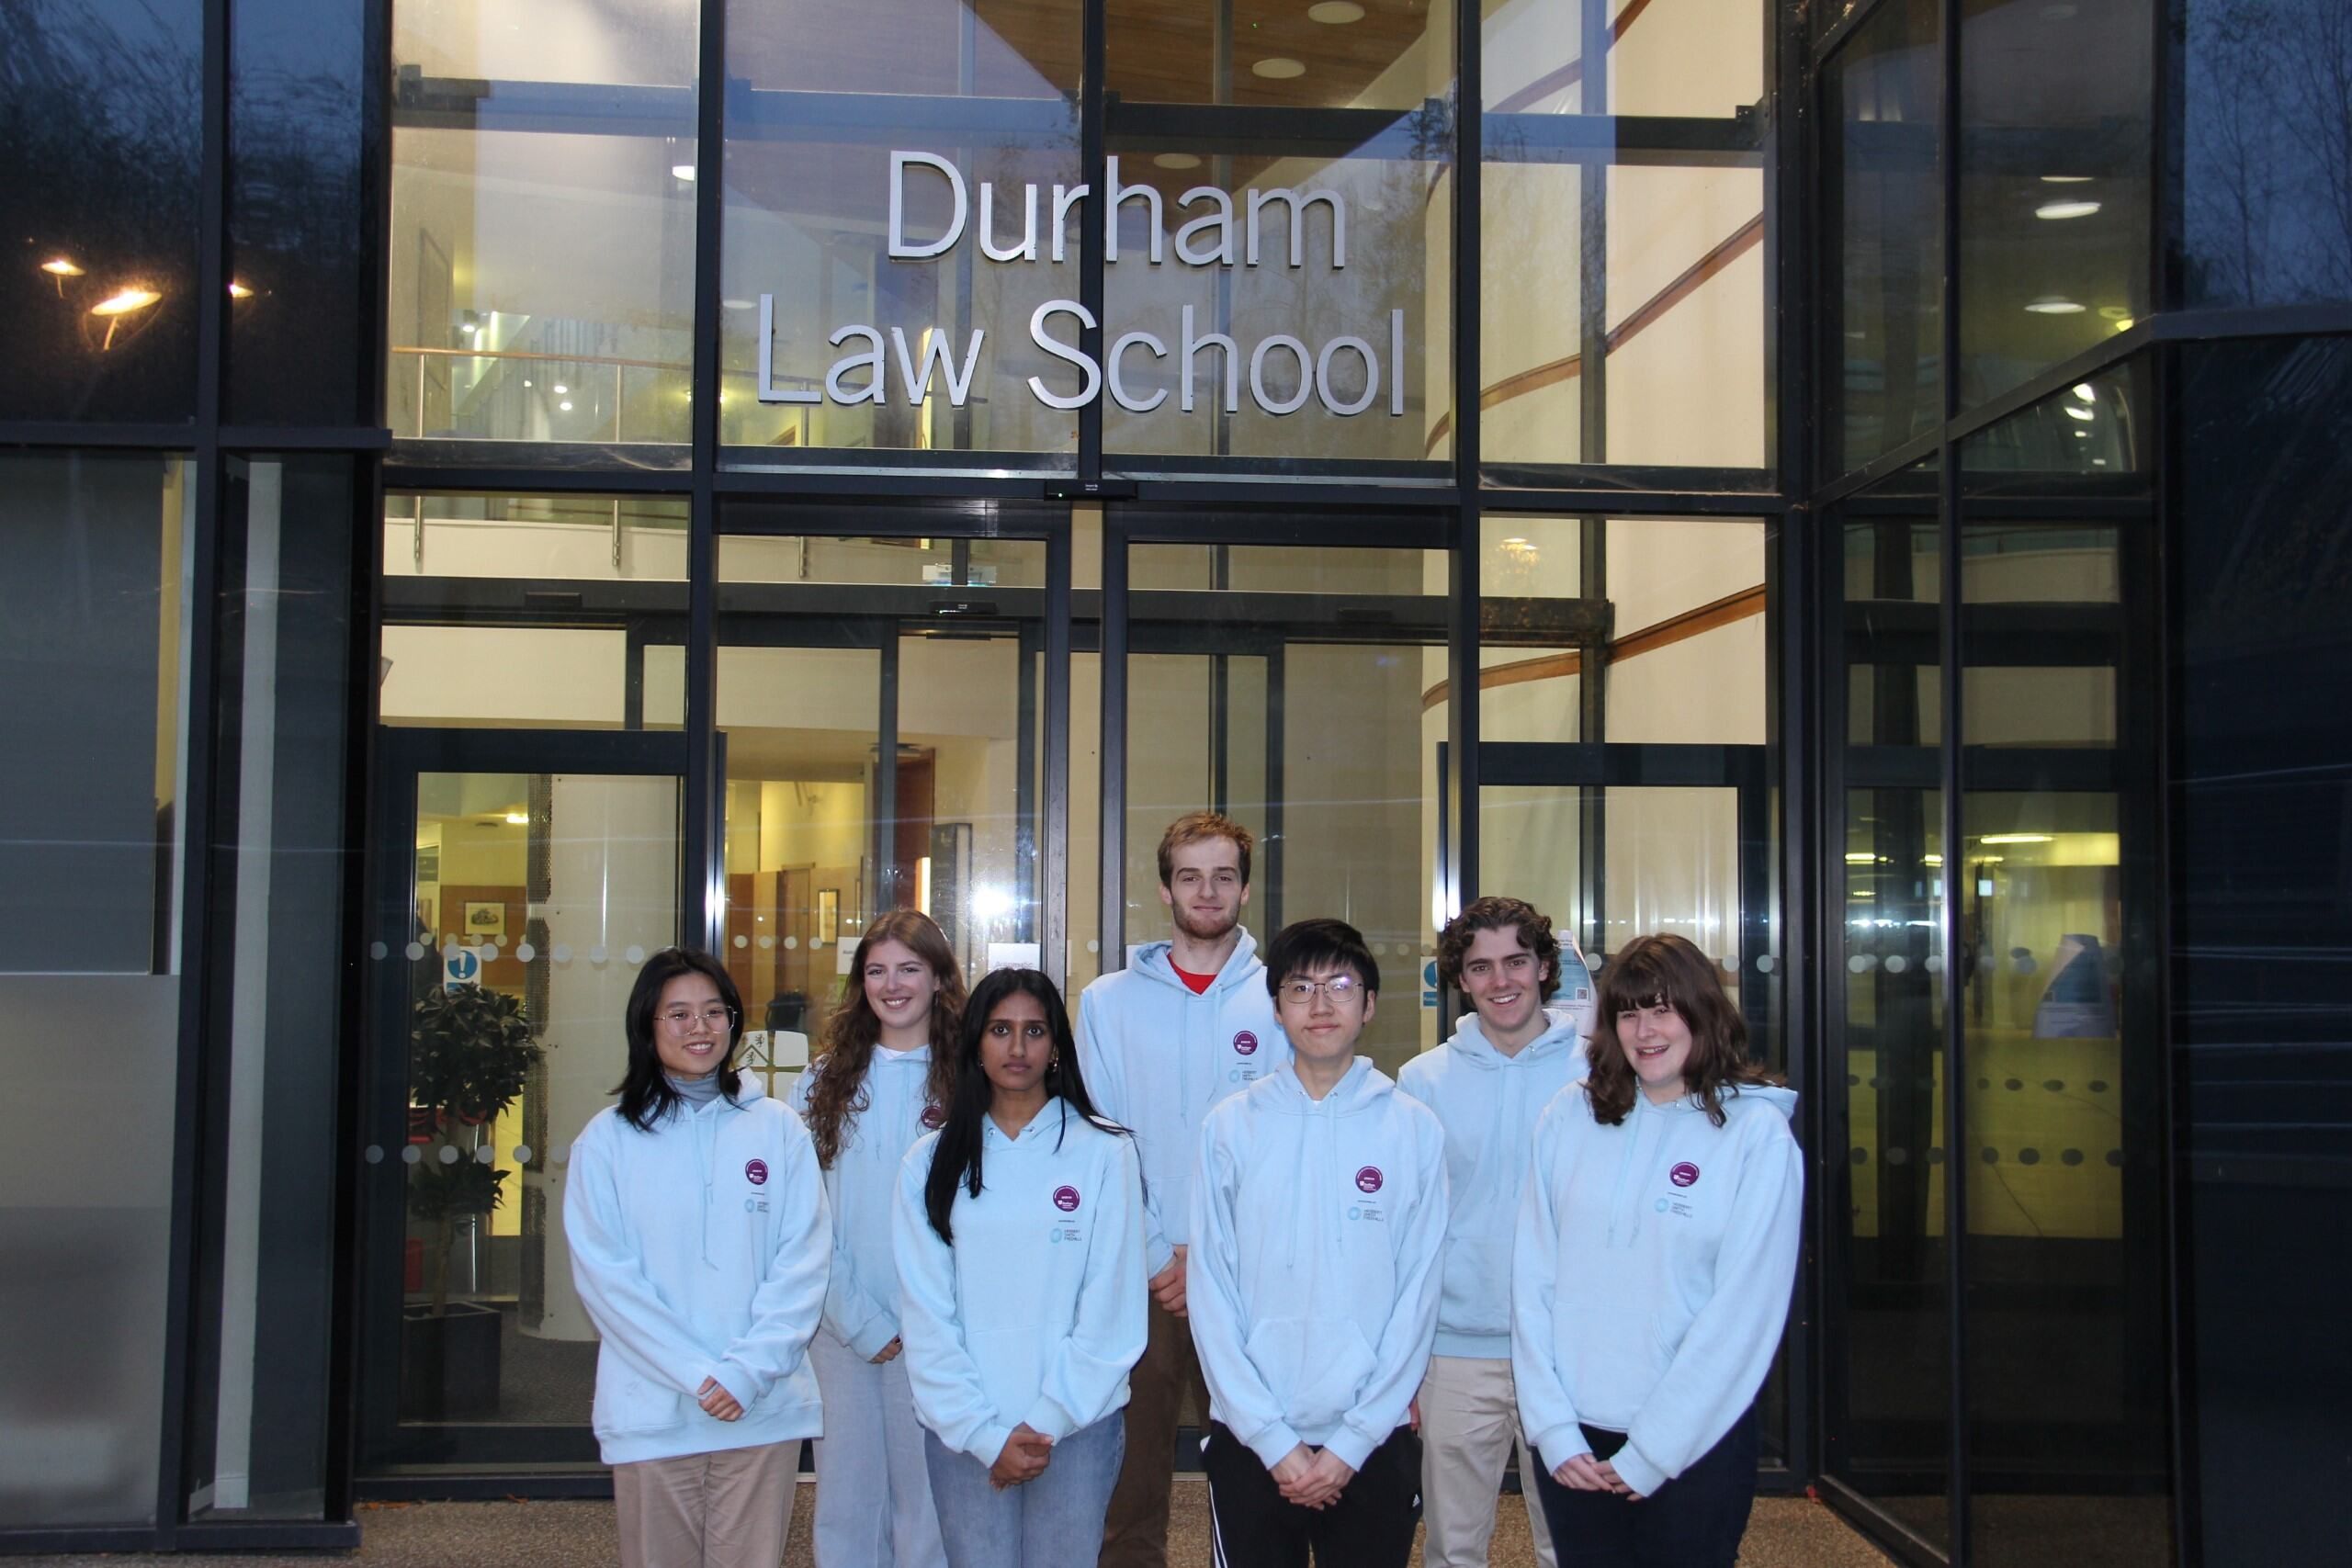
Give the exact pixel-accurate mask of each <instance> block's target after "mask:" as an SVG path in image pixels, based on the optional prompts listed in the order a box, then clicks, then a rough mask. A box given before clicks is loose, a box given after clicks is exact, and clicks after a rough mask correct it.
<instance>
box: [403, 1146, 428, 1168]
mask: <svg viewBox="0 0 2352 1568" xmlns="http://www.w3.org/2000/svg"><path fill="white" fill-rule="evenodd" d="M423 1158H424V1150H423V1149H420V1148H418V1147H417V1146H416V1145H414V1144H411V1145H409V1146H408V1147H406V1148H404V1149H402V1150H401V1164H402V1165H414V1164H416V1163H417V1162H418V1161H419V1160H421V1159H423Z"/></svg>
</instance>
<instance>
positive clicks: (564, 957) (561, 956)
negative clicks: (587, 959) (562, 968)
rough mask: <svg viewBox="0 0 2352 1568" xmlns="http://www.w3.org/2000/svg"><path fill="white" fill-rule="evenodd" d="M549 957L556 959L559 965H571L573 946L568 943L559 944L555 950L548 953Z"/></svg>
mask: <svg viewBox="0 0 2352 1568" xmlns="http://www.w3.org/2000/svg"><path fill="white" fill-rule="evenodd" d="M548 957H550V958H552V959H554V960H555V961H556V962H557V963H558V964H569V963H571V943H570V942H557V943H556V944H555V947H554V949H553V950H552V951H550V952H549V953H548Z"/></svg>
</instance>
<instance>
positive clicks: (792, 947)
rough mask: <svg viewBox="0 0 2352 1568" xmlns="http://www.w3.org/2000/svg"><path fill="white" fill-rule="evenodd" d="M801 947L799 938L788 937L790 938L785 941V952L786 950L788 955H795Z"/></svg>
mask: <svg viewBox="0 0 2352 1568" xmlns="http://www.w3.org/2000/svg"><path fill="white" fill-rule="evenodd" d="M799 947H800V939H799V938H798V937H797V936H788V937H786V938H785V939H784V950H785V952H786V953H794V952H797V951H798V950H799Z"/></svg>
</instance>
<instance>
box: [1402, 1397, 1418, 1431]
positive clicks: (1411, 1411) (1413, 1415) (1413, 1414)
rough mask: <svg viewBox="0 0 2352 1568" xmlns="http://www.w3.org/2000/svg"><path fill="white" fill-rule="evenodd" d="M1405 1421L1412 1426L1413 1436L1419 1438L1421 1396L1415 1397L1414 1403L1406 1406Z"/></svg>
mask: <svg viewBox="0 0 2352 1568" xmlns="http://www.w3.org/2000/svg"><path fill="white" fill-rule="evenodd" d="M1405 1419H1406V1421H1407V1422H1408V1423H1409V1424H1410V1425H1411V1427H1412V1428H1413V1436H1415V1437H1417V1438H1418V1437H1419V1436H1420V1435H1421V1396H1420V1395H1419V1394H1418V1393H1417V1394H1415V1395H1413V1401H1412V1403H1411V1404H1408V1405H1406V1406H1405Z"/></svg>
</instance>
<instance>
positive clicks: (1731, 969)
mask: <svg viewBox="0 0 2352 1568" xmlns="http://www.w3.org/2000/svg"><path fill="white" fill-rule="evenodd" d="M1723 966H1724V974H1726V975H1736V974H1738V973H1739V954H1738V953H1724V956H1723Z"/></svg>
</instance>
